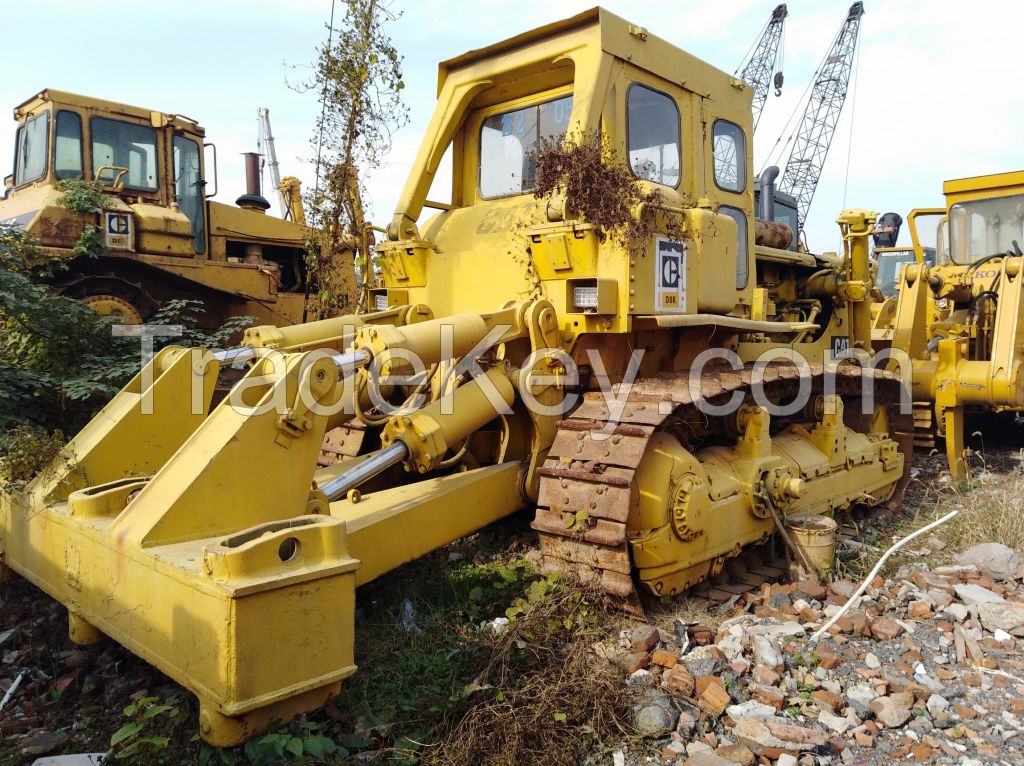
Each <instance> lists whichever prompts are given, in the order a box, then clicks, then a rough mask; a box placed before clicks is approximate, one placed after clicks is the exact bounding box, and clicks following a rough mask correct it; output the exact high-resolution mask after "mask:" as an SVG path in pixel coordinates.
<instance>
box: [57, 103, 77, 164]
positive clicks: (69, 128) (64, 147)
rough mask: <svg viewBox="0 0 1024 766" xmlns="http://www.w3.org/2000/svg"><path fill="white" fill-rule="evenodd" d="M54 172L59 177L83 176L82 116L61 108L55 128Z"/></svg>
mask: <svg viewBox="0 0 1024 766" xmlns="http://www.w3.org/2000/svg"><path fill="white" fill-rule="evenodd" d="M53 172H54V175H56V176H57V178H81V177H82V118H81V117H79V116H78V113H77V112H69V111H68V110H66V109H61V110H60V111H59V112H57V117H56V120H55V122H54V128H53Z"/></svg>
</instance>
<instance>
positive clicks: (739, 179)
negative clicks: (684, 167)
mask: <svg viewBox="0 0 1024 766" xmlns="http://www.w3.org/2000/svg"><path fill="white" fill-rule="evenodd" d="M713 133H714V142H713V144H712V152H713V153H714V157H715V183H716V184H717V185H718V188H719V189H722V190H724V191H731V192H741V191H743V190H744V189H745V188H746V186H747V142H746V139H745V138H744V136H743V129H742V128H740V126H739V125H736V124H735V123H732V122H729V121H728V120H715V126H714V130H713Z"/></svg>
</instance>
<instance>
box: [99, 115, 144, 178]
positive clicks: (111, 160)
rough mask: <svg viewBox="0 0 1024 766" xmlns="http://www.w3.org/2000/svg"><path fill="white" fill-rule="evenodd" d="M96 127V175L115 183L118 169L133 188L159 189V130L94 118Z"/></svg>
mask: <svg viewBox="0 0 1024 766" xmlns="http://www.w3.org/2000/svg"><path fill="white" fill-rule="evenodd" d="M90 125H91V126H92V174H93V178H97V173H98V172H99V171H100V170H102V171H103V172H102V173H101V174H100V177H99V178H98V180H101V181H104V182H106V183H108V184H109V183H112V182H114V181H115V180H116V177H117V174H118V170H115V168H116V169H123V170H127V171H128V172H127V173H126V174H125V175H124V177H123V179H122V180H123V181H124V185H125V186H126V187H127V188H129V189H140V190H142V191H156V131H155V130H154V129H153V128H151V127H149V126H147V125H136V124H135V123H131V122H121V121H120V120H108V119H106V118H104V117H94V118H93V120H92V122H91V123H90Z"/></svg>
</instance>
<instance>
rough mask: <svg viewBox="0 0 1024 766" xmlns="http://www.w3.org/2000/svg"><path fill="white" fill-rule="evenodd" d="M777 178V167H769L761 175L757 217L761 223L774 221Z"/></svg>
mask: <svg viewBox="0 0 1024 766" xmlns="http://www.w3.org/2000/svg"><path fill="white" fill-rule="evenodd" d="M778 177H779V166H778V165H769V166H768V167H766V168H765V169H764V172H763V173H761V178H760V179H759V180H760V182H761V196H760V199H759V201H758V211H757V216H758V218H760V219H761V220H763V221H774V220H775V179H776V178H778Z"/></svg>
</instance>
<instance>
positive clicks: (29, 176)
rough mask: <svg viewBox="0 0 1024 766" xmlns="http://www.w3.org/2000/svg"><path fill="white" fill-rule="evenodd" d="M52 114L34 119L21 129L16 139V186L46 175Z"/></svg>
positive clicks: (45, 114) (43, 114) (47, 113)
mask: <svg viewBox="0 0 1024 766" xmlns="http://www.w3.org/2000/svg"><path fill="white" fill-rule="evenodd" d="M49 139H50V113H49V112H43V113H42V114H40V115H37V116H35V117H33V118H32V119H31V120H29V121H28V122H26V123H25V124H24V125H22V126H21V127H20V128H18V137H17V138H16V139H15V151H14V185H15V186H21V185H22V184H27V183H29V182H30V181H36V180H38V179H40V178H42V177H43V176H44V175H46V156H47V154H48V153H49V152H48V149H49V143H50V142H49Z"/></svg>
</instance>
